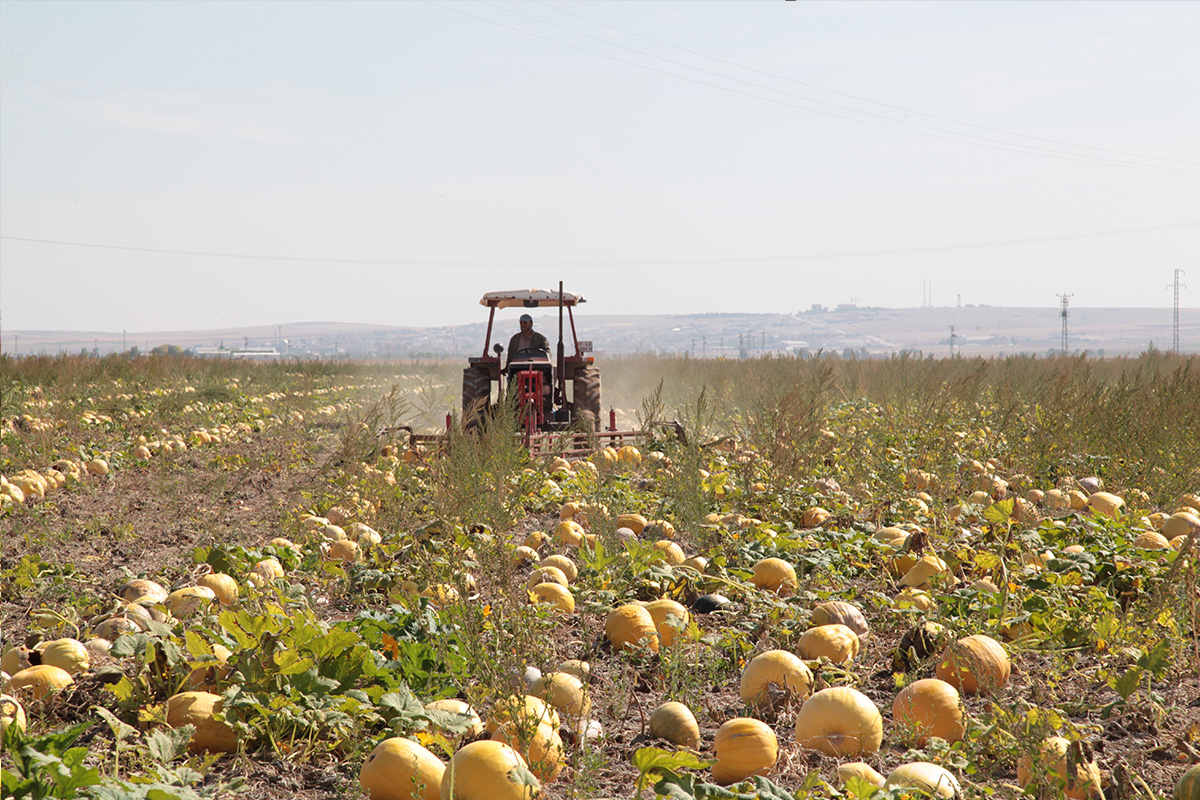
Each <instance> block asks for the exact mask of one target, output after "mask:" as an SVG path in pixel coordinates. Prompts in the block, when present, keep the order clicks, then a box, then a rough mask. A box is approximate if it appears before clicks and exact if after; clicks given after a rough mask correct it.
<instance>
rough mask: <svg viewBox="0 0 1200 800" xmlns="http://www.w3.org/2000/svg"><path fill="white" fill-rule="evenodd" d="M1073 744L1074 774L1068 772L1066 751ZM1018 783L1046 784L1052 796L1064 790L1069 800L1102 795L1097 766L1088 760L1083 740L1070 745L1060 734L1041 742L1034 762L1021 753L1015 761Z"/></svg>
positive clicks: (1088, 754)
mask: <svg viewBox="0 0 1200 800" xmlns="http://www.w3.org/2000/svg"><path fill="white" fill-rule="evenodd" d="M1073 746H1074V747H1075V748H1076V752H1075V753H1074V754H1072V758H1071V760H1072V761H1073V762H1074V763H1075V774H1074V775H1068V774H1067V759H1068V751H1069V750H1070V749H1071V748H1072V747H1073ZM1017 783H1019V784H1020V785H1021V788H1022V789H1024V788H1025V787H1026V786H1029V785H1030V784H1031V783H1037V784H1039V785H1043V786H1049V788H1050V790H1051V796H1054V795H1058V793H1059V792H1064V793H1065V794H1066V796H1067V797H1068V798H1069V800H1099V798H1101V797H1103V796H1104V792H1103V790H1102V789H1101V786H1100V768H1099V767H1098V766H1097V765H1096V762H1095V761H1093V760H1091V753H1090V752H1089V751H1088V749H1087V748H1086V746H1085V745H1084V743H1083V742H1079V743H1077V744H1074V745H1072V743H1071V742H1070V741H1068V740H1067V739H1064V738H1063V737H1061V736H1051V737H1050V738H1048V739H1046V740H1045V741H1044V742H1042V744H1041V746H1040V747H1038V756H1037V759H1036V761H1035V760H1034V759H1033V758H1032V757H1030V756H1029V755H1028V754H1026V755H1023V756H1021V758H1020V759H1019V760H1018V761H1017ZM1059 796H1061V795H1059Z"/></svg>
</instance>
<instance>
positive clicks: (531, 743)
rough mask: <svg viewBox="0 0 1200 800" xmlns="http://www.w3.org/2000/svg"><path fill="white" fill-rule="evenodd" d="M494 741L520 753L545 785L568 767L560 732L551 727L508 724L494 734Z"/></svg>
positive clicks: (530, 769)
mask: <svg viewBox="0 0 1200 800" xmlns="http://www.w3.org/2000/svg"><path fill="white" fill-rule="evenodd" d="M492 740H493V741H496V742H503V743H504V744H506V745H508V746H509V747H511V748H512V749H514V750H516V751H517V752H518V753H520V755H521V758H523V759H525V763H526V764H527V765H528V767H529V771H530V772H532V773H533V774H534V775H536V776H537V778H538V780H540V781H541V782H542V783H552V782H553V781H554V779H555V778H557V777H558V774H559V773H560V772H562V768H563V767H564V766H565V765H566V751H565V748H564V747H563V742H562V737H560V736H559V735H558V729H557V728H552V727H550V726H549V725H522V724H520V723H518V722H506V723H504V724H503V725H501V726H500V727H498V728H496V730H495V731H493V732H492Z"/></svg>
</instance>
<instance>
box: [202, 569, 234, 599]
mask: <svg viewBox="0 0 1200 800" xmlns="http://www.w3.org/2000/svg"><path fill="white" fill-rule="evenodd" d="M196 585H197V586H206V587H208V588H209V589H212V590H213V593H214V594H215V595H216V596H217V600H218V601H219V602H220V603H221V605H223V606H231V605H233V604H234V603H236V602H237V599H238V583H237V580H235V579H234V577H233V576H232V575H226V574H225V573H224V572H210V573H208V574H207V575H202V576H201V577H200V578H198V579H197V580H196Z"/></svg>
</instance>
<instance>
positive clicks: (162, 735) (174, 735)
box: [146, 725, 196, 766]
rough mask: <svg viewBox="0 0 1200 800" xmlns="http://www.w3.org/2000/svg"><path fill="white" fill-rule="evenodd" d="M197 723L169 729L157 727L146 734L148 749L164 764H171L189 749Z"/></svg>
mask: <svg viewBox="0 0 1200 800" xmlns="http://www.w3.org/2000/svg"><path fill="white" fill-rule="evenodd" d="M195 731H196V726H195V725H181V726H180V727H178V728H170V729H167V730H161V729H156V730H153V731H151V732H150V733H148V734H146V751H147V752H149V754H150V755H151V756H152V757H153V758H154V759H155V760H156V761H157V762H158V763H159V764H162V765H164V766H165V765H167V764H170V763H171V762H172V761H174V760H175V759H177V758H179V756H181V755H183V753H184V752H186V750H187V745H188V742H190V741H191V739H192V734H193V733H195Z"/></svg>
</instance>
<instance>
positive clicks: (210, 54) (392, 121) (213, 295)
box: [0, 0, 1200, 345]
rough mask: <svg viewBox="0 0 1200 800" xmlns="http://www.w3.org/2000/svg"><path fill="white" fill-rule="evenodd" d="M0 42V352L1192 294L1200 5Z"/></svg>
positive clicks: (31, 23) (396, 9) (6, 16)
mask: <svg viewBox="0 0 1200 800" xmlns="http://www.w3.org/2000/svg"><path fill="white" fill-rule="evenodd" d="M0 23H2V30H3V35H2V37H0V67H2V69H0V236H3V237H4V238H3V239H0V325H3V328H4V343H5V344H6V345H7V344H9V336H8V332H9V331H14V330H22V329H43V330H44V329H70V330H106V331H120V330H122V329H127V330H129V331H145V330H178V329H193V328H213V327H225V326H240V325H246V326H248V325H274V324H286V323H289V322H299V321H312V320H329V321H345V322H368V323H379V324H387V325H436V324H453V323H461V322H470V321H477V320H480V319H482V318H483V314H484V312H483V310H482V309H480V308H479V306H478V305H477V303H478V300H479V297H480V295H482V293H483V292H484V291H487V290H491V289H509V288H515V287H526V286H539V287H545V288H554V287H556V285H557V281H558V280H560V279H561V280H563V281H565V283H566V286H567V288H568V289H569V290H574V291H579V292H582V293H583V294H584V295H585V296H587V298H588V300H589V304H588V306H585V307H584V310H586V311H587V312H590V313H593V314H619V313H657V312H672V313H677V312H709V311H731V312H732V311H737V312H747V311H771V312H781V311H782V312H786V311H796V310H799V309H807V308H808V307H809V306H811V305H812V304H813V303H823V304H825V305H835V304H838V303H847V302H851V301H857V302H858V304H859V305H876V306H902V307H911V306H919V305H922V304H923V303H924V302H925V301H926V300H927V299H931V300H932V303H933V304H935V305H953V304H955V303H956V302H957V300H958V297H959V295H961V300H962V302H963V303H964V304H967V303H971V304H975V303H987V304H992V305H1025V306H1053V305H1056V304H1057V302H1058V298H1057V296H1056V295H1057V294H1058V293H1062V292H1070V293H1073V298H1072V300H1071V303H1072V306H1076V307H1077V306H1157V307H1167V306H1170V304H1171V291H1170V290H1169V289H1168V288H1167V284H1168V283H1170V282H1171V280H1172V277H1173V270H1174V269H1175V268H1183V269H1190V270H1191V274H1190V275H1185V276H1184V282H1185V283H1187V282H1188V281H1189V280H1190V283H1191V285H1192V288H1190V289H1188V290H1186V291H1185V292H1184V294H1183V305H1184V306H1185V307H1195V306H1200V302H1197V298H1200V264H1198V263H1197V259H1196V255H1197V253H1198V252H1200V247H1198V244H1200V48H1198V47H1197V46H1196V42H1197V40H1200V3H1194V2H1146V1H1145V0H1138V1H1137V2H1059V3H1053V2H1020V1H1019V0H1018V1H1015V2H924V3H915V2H821V1H820V0H816V1H814V0H799V1H798V2H785V1H784V0H763V1H762V2H745V1H737V2H732V1H729V2H727V1H721V0H688V1H686V2H683V1H671V0H656V1H647V2H636V1H635V0H625V1H624V2H588V1H587V0H577V1H576V2H553V1H547V2H535V1H533V0H529V1H526V0H433V1H432V2H421V1H420V0H406V1H405V2H387V1H386V0H375V1H374V2H353V1H350V2H346V1H344V0H339V2H325V1H324V0H308V1H307V2H284V1H283V0H270V1H269V2H241V1H239V2H198V1H197V2H188V1H187V0H180V1H178V2H158V3H155V2H142V1H141V0H134V1H133V2H106V1H105V0H86V1H85V2H63V1H59V0H54V1H51V2H33V1H32V0H0ZM30 239H37V240H48V241H52V242H67V243H75V244H84V245H91V246H87V247H84V246H73V245H68V244H48V243H42V242H32V241H27V240H30ZM152 250H160V251H181V253H168V252H147V251H152ZM215 254H226V255H232V256H236V257H222V256H220V255H215ZM247 256H258V257H260V258H249V257H247ZM927 287H928V289H927ZM514 325H515V323H514Z"/></svg>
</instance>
